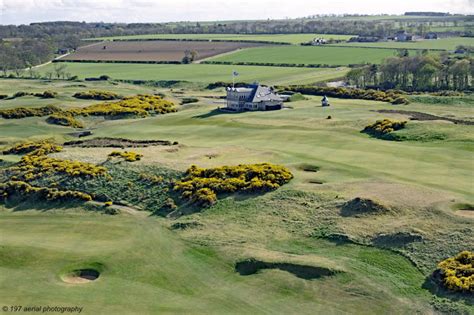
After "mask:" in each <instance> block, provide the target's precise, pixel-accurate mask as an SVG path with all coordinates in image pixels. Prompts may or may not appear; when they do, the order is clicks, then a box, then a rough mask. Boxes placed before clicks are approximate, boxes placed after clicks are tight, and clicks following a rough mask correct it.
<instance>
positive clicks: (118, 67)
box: [37, 63, 348, 85]
mask: <svg viewBox="0 0 474 315" xmlns="http://www.w3.org/2000/svg"><path fill="white" fill-rule="evenodd" d="M65 64H66V65H67V70H66V71H67V72H69V73H71V74H72V75H77V76H78V77H79V78H81V79H83V78H88V77H98V76H101V75H109V76H110V77H112V78H114V79H121V80H156V81H160V80H166V81H169V80H180V81H189V82H201V83H213V82H217V81H224V82H232V71H237V72H238V73H239V74H240V75H239V77H238V79H237V80H238V81H246V82H254V81H258V82H261V83H263V84H269V85H278V84H304V83H315V82H321V81H326V80H332V79H337V78H341V77H343V76H344V75H345V74H346V73H347V71H348V68H338V69H329V68H318V69H310V68H291V67H262V66H233V65H232V66H231V65H207V64H189V65H166V64H130V63H122V64H121V63H65ZM53 69H54V65H51V64H49V65H46V66H43V67H41V68H38V69H37V70H38V71H39V72H40V73H42V74H43V75H44V74H46V73H48V72H52V71H53Z"/></svg>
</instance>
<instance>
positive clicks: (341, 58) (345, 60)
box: [210, 46, 396, 65]
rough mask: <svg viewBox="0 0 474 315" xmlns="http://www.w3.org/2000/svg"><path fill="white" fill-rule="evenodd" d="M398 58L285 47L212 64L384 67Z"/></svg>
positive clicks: (380, 51)
mask: <svg viewBox="0 0 474 315" xmlns="http://www.w3.org/2000/svg"><path fill="white" fill-rule="evenodd" d="M395 54H396V51H395V50H390V49H370V48H365V49H364V48H346V47H329V46H324V47H308V46H288V47H287V46H282V47H258V48H252V49H244V50H240V51H237V52H235V53H230V54H226V55H223V56H217V57H215V58H212V59H210V60H213V61H225V62H257V63H290V64H322V65H349V64H363V63H368V62H372V63H380V62H381V61H382V60H383V59H385V58H387V57H390V56H394V55H395Z"/></svg>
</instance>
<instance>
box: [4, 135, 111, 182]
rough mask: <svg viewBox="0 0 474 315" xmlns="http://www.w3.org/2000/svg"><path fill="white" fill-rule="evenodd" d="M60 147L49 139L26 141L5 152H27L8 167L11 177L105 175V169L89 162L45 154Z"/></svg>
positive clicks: (27, 179) (28, 179)
mask: <svg viewBox="0 0 474 315" xmlns="http://www.w3.org/2000/svg"><path fill="white" fill-rule="evenodd" d="M61 150H62V147H61V146H59V145H57V144H54V143H52V142H49V141H39V142H26V143H23V144H19V145H17V146H15V147H13V148H11V149H9V150H7V152H10V153H15V152H16V153H27V154H26V155H25V156H23V157H22V158H21V160H20V162H18V163H17V164H16V165H15V166H12V167H10V168H9V172H10V173H13V174H14V175H13V176H12V178H13V179H22V180H25V181H30V180H33V179H36V178H40V177H42V176H45V175H51V174H65V175H68V176H82V177H95V176H99V175H105V174H106V172H107V169H106V168H105V167H102V166H96V165H94V164H90V163H84V162H79V161H70V160H61V159H55V158H51V157H49V156H47V155H48V154H50V153H54V152H59V151H61Z"/></svg>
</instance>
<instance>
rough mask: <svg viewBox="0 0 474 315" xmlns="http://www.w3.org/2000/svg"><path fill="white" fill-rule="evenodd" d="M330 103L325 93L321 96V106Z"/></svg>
mask: <svg viewBox="0 0 474 315" xmlns="http://www.w3.org/2000/svg"><path fill="white" fill-rule="evenodd" d="M330 105H331V104H329V99H328V97H327V96H326V95H324V97H323V98H322V100H321V106H322V107H327V106H330Z"/></svg>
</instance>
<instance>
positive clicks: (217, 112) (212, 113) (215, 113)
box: [193, 108, 243, 119]
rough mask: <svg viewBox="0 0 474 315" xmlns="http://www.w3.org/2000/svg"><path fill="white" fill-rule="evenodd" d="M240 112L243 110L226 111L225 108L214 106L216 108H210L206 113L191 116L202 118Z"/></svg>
mask: <svg viewBox="0 0 474 315" xmlns="http://www.w3.org/2000/svg"><path fill="white" fill-rule="evenodd" d="M241 113H243V112H232V111H226V110H222V109H219V108H216V109H213V110H211V111H210V112H208V113H205V114H201V115H196V116H193V118H199V119H204V118H209V117H213V116H219V115H237V114H241Z"/></svg>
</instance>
